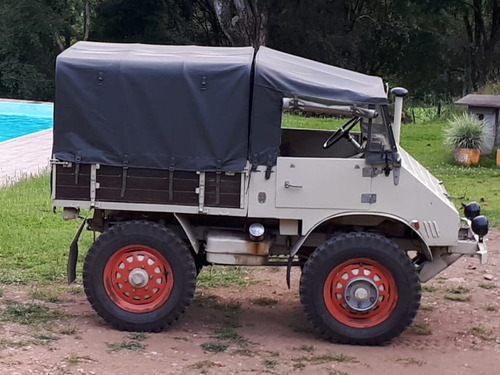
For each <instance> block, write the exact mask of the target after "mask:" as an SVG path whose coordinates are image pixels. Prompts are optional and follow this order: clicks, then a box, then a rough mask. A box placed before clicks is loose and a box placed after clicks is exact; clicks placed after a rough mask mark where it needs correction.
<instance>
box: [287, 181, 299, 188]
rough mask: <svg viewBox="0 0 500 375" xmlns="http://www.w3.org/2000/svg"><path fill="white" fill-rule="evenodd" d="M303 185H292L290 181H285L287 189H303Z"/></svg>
mask: <svg viewBox="0 0 500 375" xmlns="http://www.w3.org/2000/svg"><path fill="white" fill-rule="evenodd" d="M302 187H303V186H301V185H292V184H291V183H290V181H288V180H287V181H285V189H302Z"/></svg>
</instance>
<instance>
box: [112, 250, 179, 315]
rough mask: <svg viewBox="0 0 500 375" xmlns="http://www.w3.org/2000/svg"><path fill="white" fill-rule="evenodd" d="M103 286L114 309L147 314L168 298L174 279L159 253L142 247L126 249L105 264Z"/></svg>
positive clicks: (117, 252) (116, 253) (119, 251)
mask: <svg viewBox="0 0 500 375" xmlns="http://www.w3.org/2000/svg"><path fill="white" fill-rule="evenodd" d="M104 286H105V288H106V292H107V293H108V296H109V298H111V300H112V301H113V302H114V303H115V304H116V305H117V306H119V307H121V308H122V309H124V310H126V311H129V312H133V313H147V312H150V311H154V310H156V309H157V308H158V307H160V306H161V305H163V304H164V303H165V301H166V300H167V299H168V298H169V297H170V293H171V292H172V288H173V286H174V277H173V273H172V268H171V267H170V263H169V262H168V261H167V260H166V259H165V257H164V256H163V255H162V254H161V253H160V252H158V251H157V250H155V249H153V248H151V247H149V246H145V245H128V246H125V247H122V248H120V249H119V250H118V251H116V252H115V253H114V254H113V256H112V257H111V258H110V259H109V261H108V262H107V264H106V267H105V268H104Z"/></svg>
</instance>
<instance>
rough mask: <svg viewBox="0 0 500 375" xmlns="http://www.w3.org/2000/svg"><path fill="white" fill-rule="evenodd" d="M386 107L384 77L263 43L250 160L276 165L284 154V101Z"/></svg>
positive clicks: (257, 69) (257, 70) (258, 59)
mask: <svg viewBox="0 0 500 375" xmlns="http://www.w3.org/2000/svg"><path fill="white" fill-rule="evenodd" d="M284 97H296V98H302V99H307V100H312V101H315V102H319V103H323V104H335V103H348V104H359V105H364V104H366V105H385V104H387V94H386V92H385V90H384V83H383V81H382V79H381V78H379V77H374V76H368V75H365V74H361V73H357V72H353V71H350V70H346V69H341V68H338V67H335V66H331V65H327V64H322V63H319V62H317V61H312V60H308V59H304V58H301V57H297V56H293V55H289V54H287V53H283V52H279V51H275V50H272V49H270V48H266V47H261V48H260V49H259V51H258V52H257V55H256V57H255V77H254V89H253V103H252V115H251V124H250V142H251V143H250V155H249V158H250V161H251V163H252V164H253V165H268V166H272V165H274V164H275V163H276V157H277V156H278V152H279V140H280V124H281V112H282V100H283V98H284Z"/></svg>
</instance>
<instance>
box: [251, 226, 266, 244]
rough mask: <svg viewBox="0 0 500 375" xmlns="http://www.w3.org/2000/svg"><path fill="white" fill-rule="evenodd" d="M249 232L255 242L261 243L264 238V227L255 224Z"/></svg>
mask: <svg viewBox="0 0 500 375" xmlns="http://www.w3.org/2000/svg"><path fill="white" fill-rule="evenodd" d="M248 232H249V233H250V238H251V239H252V240H253V241H260V240H261V239H262V238H264V232H265V229H264V226H263V225H262V224H260V223H253V224H252V225H250V227H249V228H248Z"/></svg>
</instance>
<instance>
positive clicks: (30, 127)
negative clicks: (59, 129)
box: [0, 101, 54, 142]
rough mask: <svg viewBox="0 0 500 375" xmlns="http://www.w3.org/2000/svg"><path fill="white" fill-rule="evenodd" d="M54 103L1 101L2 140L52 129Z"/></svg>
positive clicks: (0, 132) (0, 125)
mask: <svg viewBox="0 0 500 375" xmlns="http://www.w3.org/2000/svg"><path fill="white" fill-rule="evenodd" d="M53 110H54V107H53V105H52V104H38V103H21V102H2V101H0V142H3V141H7V140H9V139H13V138H17V137H21V136H23V135H27V134H31V133H35V132H38V131H40V130H45V129H50V128H51V127H52V124H53V120H52V114H53Z"/></svg>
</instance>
